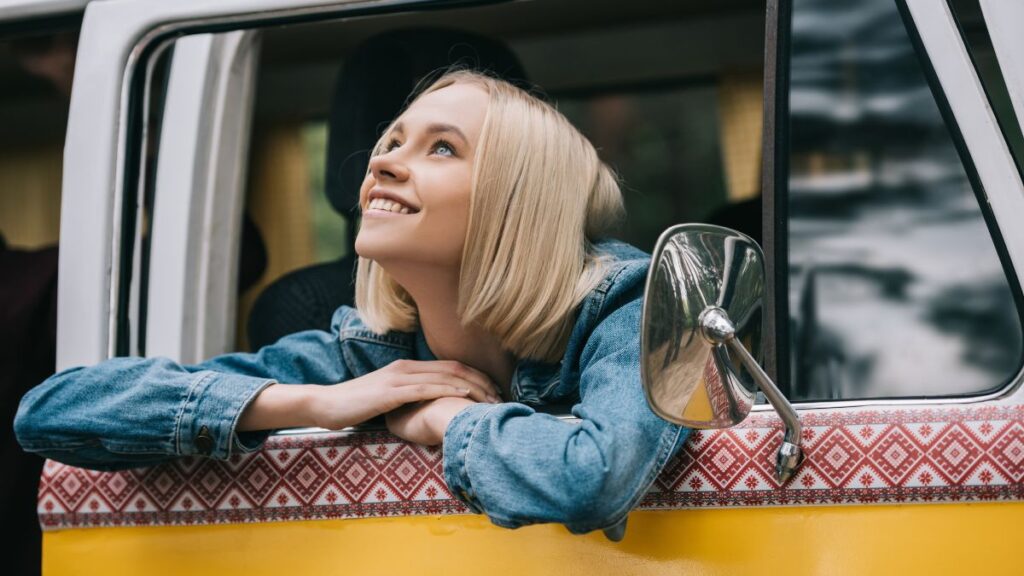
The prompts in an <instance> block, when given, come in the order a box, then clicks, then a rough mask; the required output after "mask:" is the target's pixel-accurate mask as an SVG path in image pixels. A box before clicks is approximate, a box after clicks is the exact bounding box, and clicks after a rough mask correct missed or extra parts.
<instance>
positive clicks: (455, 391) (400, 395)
mask: <svg viewBox="0 0 1024 576" xmlns="http://www.w3.org/2000/svg"><path fill="white" fill-rule="evenodd" d="M392 394H394V396H395V400H397V401H399V402H401V403H402V404H403V405H407V404H410V403H412V402H422V401H424V400H436V399H438V398H445V397H449V396H454V397H457V398H465V397H466V396H468V395H469V394H470V389H469V388H464V387H460V386H453V385H451V384H409V385H407V386H398V387H397V388H395V389H394V391H393V392H392Z"/></svg>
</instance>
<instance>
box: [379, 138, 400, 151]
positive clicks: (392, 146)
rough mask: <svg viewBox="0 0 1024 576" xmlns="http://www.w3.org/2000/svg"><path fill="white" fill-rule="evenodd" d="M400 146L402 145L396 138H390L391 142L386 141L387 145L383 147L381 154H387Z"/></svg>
mask: <svg viewBox="0 0 1024 576" xmlns="http://www.w3.org/2000/svg"><path fill="white" fill-rule="evenodd" d="M401 145H402V143H401V142H399V141H398V140H397V139H396V138H392V139H391V140H388V143H387V144H385V145H384V150H383V152H384V153H385V154H386V153H388V152H391V151H392V150H394V149H395V148H398V147H399V146H401Z"/></svg>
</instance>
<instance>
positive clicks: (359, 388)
mask: <svg viewBox="0 0 1024 576" xmlns="http://www.w3.org/2000/svg"><path fill="white" fill-rule="evenodd" d="M360 205H361V209H362V213H363V217H362V223H361V226H360V229H359V234H358V237H357V239H356V251H357V253H358V254H359V256H360V258H359V269H358V273H357V280H356V308H351V307H347V306H343V307H341V308H340V309H338V311H337V312H335V314H334V318H333V321H332V329H331V331H330V332H320V331H307V332H300V333H298V334H294V335H291V336H288V337H285V338H283V339H281V340H280V341H278V342H277V343H276V344H274V345H272V346H267V347H264V348H263V349H261V350H260V351H259V352H258V353H256V354H242V353H239V354H227V355H224V356H219V357H217V358H214V359H212V360H209V361H207V362H204V363H202V364H198V365H193V366H181V365H178V364H176V363H174V362H171V361H170V360H167V359H159V358H147V359H142V358H114V359H111V360H108V361H106V362H103V363H101V364H98V365H96V366H93V367H90V368H76V369H71V370H66V371H64V372H61V373H59V374H56V375H54V376H53V377H51V378H50V379H48V380H47V381H45V382H43V383H42V384H41V385H39V386H37V387H36V388H34V389H32V390H31V391H30V392H29V393H28V394H27V395H26V396H25V397H24V398H23V400H22V402H21V405H20V406H19V411H18V414H17V417H16V421H15V428H16V432H17V435H18V439H19V441H20V442H21V444H22V446H23V447H24V448H25V449H26V450H29V451H32V452H38V453H40V454H42V455H43V456H46V457H48V458H52V459H55V460H59V461H62V462H66V463H69V464H73V465H77V466H84V467H88V468H96V469H103V470H113V469H119V468H126V467H131V466H141V465H146V464H152V463H155V462H159V461H161V460H166V459H167V458H170V457H176V456H185V455H203V456H207V457H211V458H219V459H226V458H228V457H230V456H231V455H232V454H234V453H238V452H251V451H253V450H256V449H258V448H259V446H260V445H261V444H262V442H263V441H264V440H265V439H266V438H267V436H268V435H269V434H270V433H271V432H272V431H273V430H275V429H279V428H288V427H300V426H318V427H323V428H328V429H339V428H343V427H346V426H351V425H354V424H358V423H360V422H364V421H366V420H368V419H370V418H373V417H375V416H378V415H380V414H386V421H387V425H388V428H389V429H390V430H391V431H392V432H393V433H394V434H396V435H398V436H400V437H402V438H405V439H406V440H409V441H412V442H417V443H421V444H427V445H437V444H442V445H443V455H444V475H445V480H446V481H447V483H448V486H449V488H450V490H451V492H452V494H453V495H454V496H455V497H457V498H459V499H460V500H462V501H463V502H464V503H465V504H466V505H467V506H469V507H470V508H471V509H472V510H474V511H477V512H481V513H484V514H487V516H488V517H489V518H490V519H491V521H492V522H494V523H495V524H498V525H500V526H506V527H510V528H514V527H518V526H523V525H526V524H532V523H537V522H560V523H563V524H565V525H566V526H567V527H568V528H569V530H571V531H572V532H575V533H584V532H589V531H591V530H595V529H607V528H611V527H614V526H617V525H619V524H620V523H621V522H622V521H623V520H624V519H625V517H626V514H627V513H628V512H629V510H630V509H631V508H632V507H633V506H635V505H636V503H637V502H638V501H639V499H640V498H641V497H642V496H643V494H644V493H645V492H646V490H647V488H648V487H649V486H650V484H651V483H652V482H653V480H654V478H655V477H656V476H657V474H658V473H659V472H660V470H661V468H662V467H663V466H664V464H665V463H666V461H668V459H669V458H670V457H671V456H672V455H673V454H674V453H675V452H676V450H677V449H678V448H679V447H680V446H681V444H682V443H683V441H684V440H685V438H686V436H687V433H688V430H687V429H685V428H681V427H679V426H675V425H672V424H669V423H668V422H665V421H663V420H661V419H659V418H657V417H656V416H655V415H654V414H653V413H652V412H651V411H650V409H649V408H648V406H647V404H646V402H645V400H644V394H643V391H642V389H641V383H640V367H639V360H640V358H639V356H640V340H639V330H640V311H641V304H642V296H643V283H644V279H645V277H646V271H647V266H648V264H649V258H648V256H647V254H645V253H644V252H642V251H640V250H638V249H636V248H634V247H632V246H630V245H628V244H625V243H623V242H620V241H617V240H612V239H609V238H607V237H606V236H607V234H608V233H609V231H610V230H611V228H612V227H613V226H614V225H615V224H616V223H617V222H618V221H619V220H620V219H621V217H622V216H623V207H622V197H621V193H620V191H619V188H618V185H617V183H616V180H615V178H614V177H613V175H612V173H611V172H610V171H609V169H608V168H607V167H606V166H605V165H604V164H603V163H602V162H601V161H600V160H599V159H598V157H597V154H596V152H595V151H594V148H593V146H592V145H591V144H590V142H588V141H587V140H586V138H584V137H583V136H582V135H581V134H580V133H579V132H578V131H577V130H576V129H575V128H574V127H573V126H572V125H571V124H570V123H569V122H568V121H567V120H566V119H565V118H564V117H563V116H562V115H561V114H560V113H558V112H557V111H556V110H555V109H554V108H552V107H551V106H550V105H548V104H546V103H544V102H542V101H540V100H538V99H536V98H534V97H533V96H531V95H529V94H527V93H526V92H524V91H522V90H520V89H519V88H516V87H514V86H512V85H510V84H508V83H506V82H503V81H501V80H497V79H493V78H490V77H487V76H483V75H480V74H477V73H473V72H467V71H456V72H450V73H448V74H446V75H444V76H442V77H441V78H440V79H439V80H437V81H436V82H435V83H433V84H432V85H431V86H429V87H428V88H426V89H425V90H424V91H423V92H422V93H421V94H420V95H419V96H417V97H416V98H415V100H413V101H412V103H411V104H410V105H409V106H408V107H407V108H406V110H405V111H404V112H403V113H402V114H401V115H400V116H399V117H398V118H397V119H396V120H395V121H394V122H393V123H392V124H391V125H390V126H389V127H388V129H387V130H386V132H385V134H384V136H383V137H382V138H381V140H380V141H379V143H378V145H377V146H376V148H375V151H374V155H373V157H372V158H371V161H370V166H369V170H368V172H367V175H366V179H365V180H364V182H363V185H362V188H361V190H360ZM83 391H87V394H83V393H82V392H83ZM550 404H573V408H572V413H573V415H575V416H576V417H577V418H578V421H573V420H566V419H560V418H557V417H555V416H552V415H549V414H546V413H543V412H538V411H536V410H535V407H541V406H543V405H550Z"/></svg>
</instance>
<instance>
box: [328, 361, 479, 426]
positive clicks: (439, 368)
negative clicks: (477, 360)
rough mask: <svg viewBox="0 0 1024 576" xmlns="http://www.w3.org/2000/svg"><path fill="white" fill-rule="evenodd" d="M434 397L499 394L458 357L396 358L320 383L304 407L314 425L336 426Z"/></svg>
mask: <svg viewBox="0 0 1024 576" xmlns="http://www.w3.org/2000/svg"><path fill="white" fill-rule="evenodd" d="M438 398H460V399H463V400H466V399H469V400H472V401H476V402H490V401H497V400H498V390H497V387H496V386H495V385H494V383H493V382H492V381H491V380H490V378H488V377H487V376H486V375H485V374H483V373H482V372H480V371H478V370H475V369H473V368H470V367H469V366H466V365H465V364H462V363H460V362H457V361H453V360H430V361H419V360H397V361H395V362H392V363H391V364H389V365H387V366H385V367H384V368H381V369H380V370H377V371H375V372H371V373H369V374H367V375H365V376H361V377H359V378H354V379H352V380H349V381H347V382H341V383H339V384H334V385H331V386H321V387H319V390H316V391H314V394H313V396H312V399H311V401H310V404H309V411H310V414H311V416H312V425H313V426H319V427H321V428H327V429H330V430H338V429H340V428H344V427H346V426H353V425H355V424H359V423H360V422H365V421H366V420H369V419H371V418H373V417H375V416H379V415H380V414H384V413H387V412H391V411H392V410H395V409H396V408H399V407H400V406H403V405H406V404H410V403H417V402H423V401H428V400H435V399H438Z"/></svg>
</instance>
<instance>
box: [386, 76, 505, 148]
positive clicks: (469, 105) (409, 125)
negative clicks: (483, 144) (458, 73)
mask: <svg viewBox="0 0 1024 576" xmlns="http://www.w3.org/2000/svg"><path fill="white" fill-rule="evenodd" d="M488 100H489V96H488V94H487V91H486V90H484V89H483V88H482V87H480V86H477V85H474V84H468V83H455V84H452V85H450V86H445V87H444V88H440V89H438V90H434V91H433V92H429V93H427V94H424V95H422V96H420V97H419V98H417V99H416V100H415V101H414V102H413V103H412V104H411V105H410V106H409V108H407V109H406V110H405V112H403V113H402V115H401V116H399V117H398V119H397V120H396V122H395V129H396V130H400V131H402V132H409V131H413V130H425V129H427V128H428V127H429V126H431V125H434V124H449V125H452V126H455V127H458V128H459V129H461V131H462V132H463V133H464V134H465V135H466V136H467V137H468V138H470V139H472V140H475V139H476V136H478V135H479V134H480V128H481V127H482V126H483V121H484V117H485V116H486V115H487V104H488Z"/></svg>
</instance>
